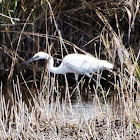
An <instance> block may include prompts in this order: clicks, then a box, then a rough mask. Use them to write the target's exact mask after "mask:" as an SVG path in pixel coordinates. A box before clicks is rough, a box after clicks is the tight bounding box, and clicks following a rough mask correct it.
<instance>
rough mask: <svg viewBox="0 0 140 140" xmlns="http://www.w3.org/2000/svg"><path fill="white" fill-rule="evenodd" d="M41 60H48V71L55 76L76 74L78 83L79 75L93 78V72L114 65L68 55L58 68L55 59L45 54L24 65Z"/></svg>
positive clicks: (86, 56) (85, 57)
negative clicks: (55, 65)
mask: <svg viewBox="0 0 140 140" xmlns="http://www.w3.org/2000/svg"><path fill="white" fill-rule="evenodd" d="M39 59H46V60H48V61H49V62H48V69H49V71H50V72H52V73H54V74H65V73H74V75H75V79H76V82H77V81H78V75H79V74H82V75H86V76H88V77H89V78H92V77H91V75H90V73H92V72H97V71H98V70H104V69H112V68H113V65H112V64H111V63H109V62H107V61H105V60H99V59H97V58H95V57H93V56H89V55H84V54H68V55H66V56H65V57H64V59H63V61H62V62H61V64H60V65H59V66H58V67H54V59H53V58H52V56H50V55H49V54H47V53H45V52H38V53H36V54H35V55H34V56H33V57H32V58H31V59H29V60H28V61H26V62H24V64H26V63H29V62H32V61H35V60H39Z"/></svg>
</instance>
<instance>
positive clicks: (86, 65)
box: [65, 59, 92, 74]
mask: <svg viewBox="0 0 140 140" xmlns="http://www.w3.org/2000/svg"><path fill="white" fill-rule="evenodd" d="M91 65H92V62H89V61H87V60H80V59H77V60H71V61H70V62H65V66H66V67H67V69H69V70H70V71H71V72H73V73H81V74H84V73H87V72H88V71H89V69H90V67H91Z"/></svg>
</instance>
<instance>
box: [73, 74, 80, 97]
mask: <svg viewBox="0 0 140 140" xmlns="http://www.w3.org/2000/svg"><path fill="white" fill-rule="evenodd" d="M74 76H75V80H76V90H75V93H76V98H77V99H81V96H80V90H79V83H78V74H74Z"/></svg>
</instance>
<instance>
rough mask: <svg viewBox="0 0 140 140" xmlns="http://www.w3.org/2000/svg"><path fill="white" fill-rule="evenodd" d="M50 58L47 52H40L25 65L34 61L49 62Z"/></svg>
mask: <svg viewBox="0 0 140 140" xmlns="http://www.w3.org/2000/svg"><path fill="white" fill-rule="evenodd" d="M49 58H50V55H49V54H47V53H45V52H38V53H36V54H35V55H34V56H33V57H32V58H31V59H29V60H27V61H25V62H24V63H23V64H27V63H29V62H32V61H36V60H40V59H46V60H48V59H49Z"/></svg>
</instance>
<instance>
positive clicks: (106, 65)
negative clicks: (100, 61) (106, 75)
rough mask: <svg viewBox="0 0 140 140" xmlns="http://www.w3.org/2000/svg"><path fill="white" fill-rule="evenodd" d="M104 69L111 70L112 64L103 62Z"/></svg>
mask: <svg viewBox="0 0 140 140" xmlns="http://www.w3.org/2000/svg"><path fill="white" fill-rule="evenodd" d="M104 67H105V68H108V69H113V64H111V63H109V62H107V61H104Z"/></svg>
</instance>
